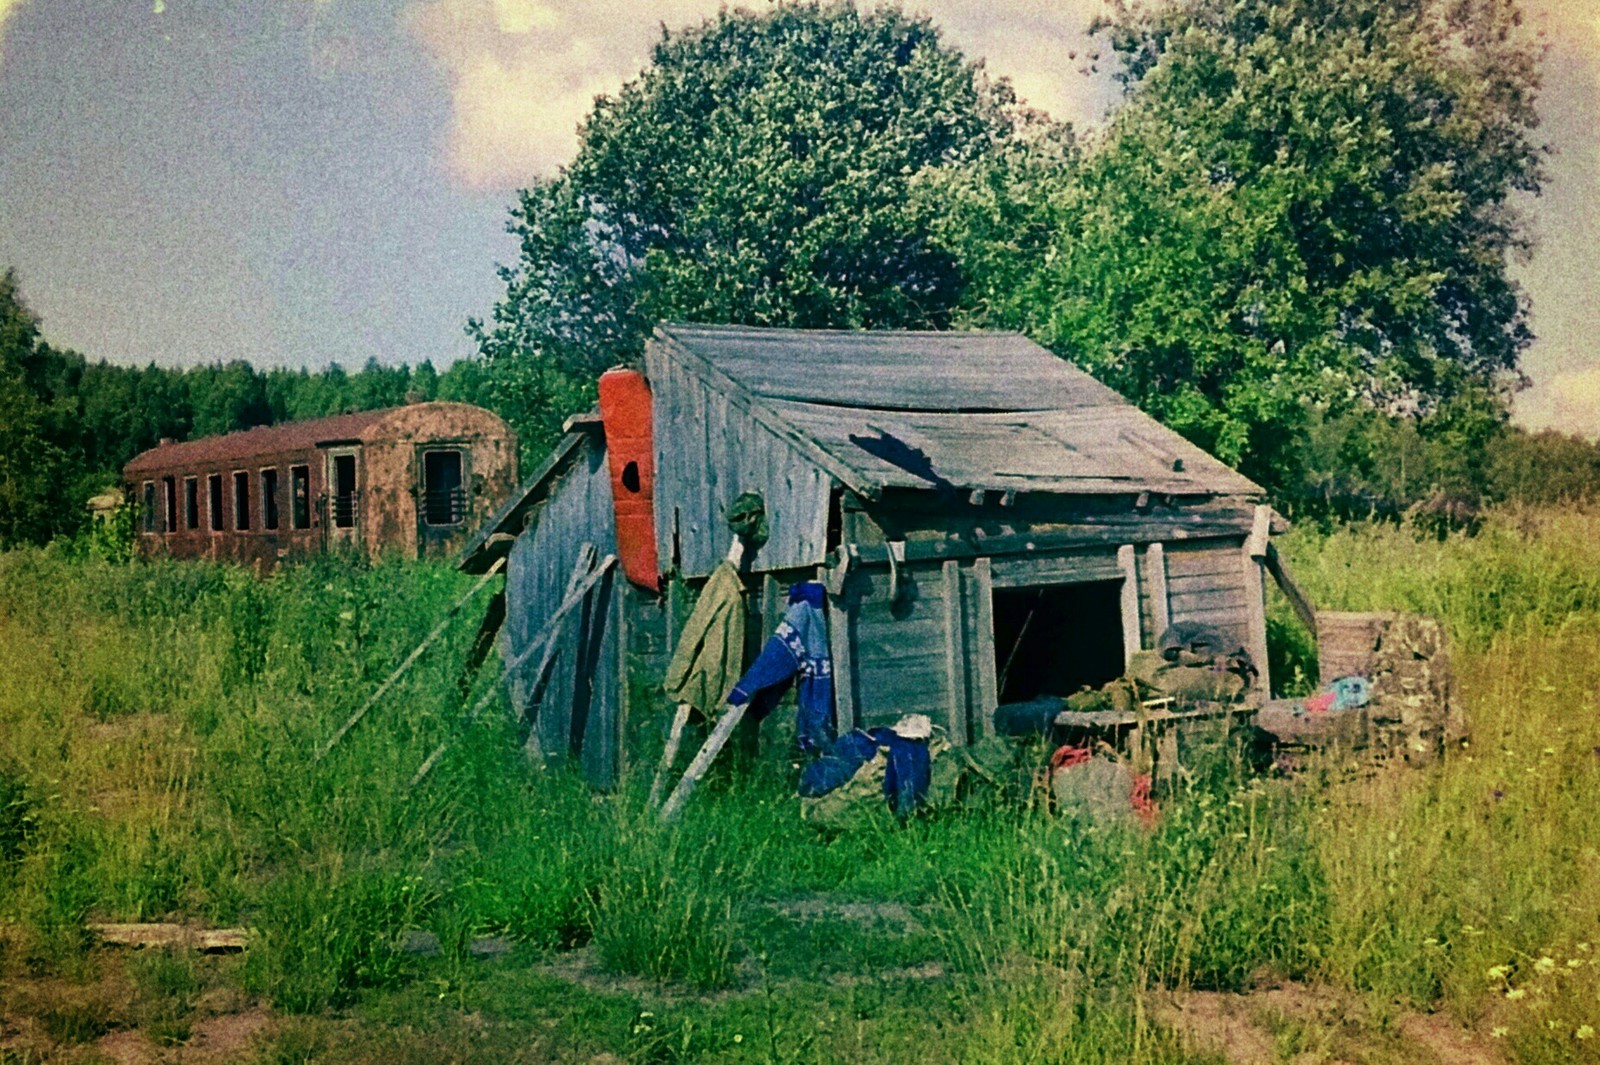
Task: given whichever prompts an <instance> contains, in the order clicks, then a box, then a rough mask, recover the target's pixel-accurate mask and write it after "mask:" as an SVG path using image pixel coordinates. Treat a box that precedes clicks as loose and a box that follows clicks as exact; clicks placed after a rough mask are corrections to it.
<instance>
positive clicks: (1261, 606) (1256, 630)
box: [1239, 506, 1272, 694]
mask: <svg viewBox="0 0 1600 1065" xmlns="http://www.w3.org/2000/svg"><path fill="white" fill-rule="evenodd" d="M1271 523H1272V508H1270V507H1267V506H1258V507H1256V512H1255V521H1254V523H1253V525H1252V527H1251V529H1250V536H1249V537H1248V538H1247V539H1246V540H1245V542H1244V549H1243V550H1242V551H1241V552H1240V553H1239V565H1240V566H1241V568H1242V570H1243V582H1244V607H1245V618H1246V621H1247V626H1248V627H1247V629H1246V631H1245V645H1244V646H1245V650H1247V651H1249V652H1250V657H1251V658H1252V659H1254V660H1255V664H1256V669H1257V670H1259V671H1260V672H1258V673H1257V674H1256V688H1257V689H1258V690H1259V691H1260V692H1261V693H1262V694H1267V693H1270V692H1271V691H1272V678H1271V677H1270V676H1269V675H1268V669H1267V586H1266V580H1265V575H1264V574H1263V573H1262V572H1261V571H1262V561H1263V560H1264V559H1265V558H1266V557H1267V548H1268V547H1270V546H1271V545H1270V544H1269V543H1268V542H1267V537H1268V535H1269V534H1270V533H1271V531H1272V524H1271Z"/></svg>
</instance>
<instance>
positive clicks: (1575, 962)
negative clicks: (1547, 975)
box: [1567, 958, 1583, 969]
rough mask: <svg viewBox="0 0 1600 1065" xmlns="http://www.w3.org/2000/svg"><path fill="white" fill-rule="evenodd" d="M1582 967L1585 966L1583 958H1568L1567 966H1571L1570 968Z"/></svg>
mask: <svg viewBox="0 0 1600 1065" xmlns="http://www.w3.org/2000/svg"><path fill="white" fill-rule="evenodd" d="M1582 967H1583V959H1582V958H1568V959H1567V968H1569V969H1581V968H1582Z"/></svg>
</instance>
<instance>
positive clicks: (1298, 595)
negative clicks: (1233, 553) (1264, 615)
mask: <svg viewBox="0 0 1600 1065" xmlns="http://www.w3.org/2000/svg"><path fill="white" fill-rule="evenodd" d="M1263 563H1264V564H1265V566H1266V567H1267V572H1268V573H1270V574H1272V579H1273V580H1275V581H1277V582H1278V587H1279V589H1281V590H1282V592H1283V595H1284V598H1285V599H1287V600H1289V605H1290V606H1291V607H1293V608H1294V613H1295V616H1296V617H1298V618H1299V619H1300V623H1301V624H1302V625H1304V626H1305V627H1306V628H1307V630H1309V631H1310V633H1311V636H1312V639H1315V638H1316V635H1317V611H1316V608H1315V607H1313V606H1312V605H1311V600H1309V599H1307V598H1306V595H1305V593H1304V592H1302V591H1301V590H1300V586H1299V585H1298V584H1296V583H1295V582H1294V578H1293V577H1291V576H1290V575H1289V564H1288V563H1287V562H1285V561H1284V560H1283V556H1282V555H1281V554H1279V553H1278V548H1277V547H1276V546H1275V545H1274V544H1272V543H1268V544H1267V555H1266V558H1265V559H1263Z"/></svg>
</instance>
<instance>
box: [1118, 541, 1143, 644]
mask: <svg viewBox="0 0 1600 1065" xmlns="http://www.w3.org/2000/svg"><path fill="white" fill-rule="evenodd" d="M1117 568H1118V569H1120V570H1121V571H1122V657H1123V664H1124V665H1127V664H1128V663H1129V662H1132V661H1133V656H1134V653H1135V652H1136V651H1138V650H1139V649H1140V647H1139V573H1138V568H1137V566H1136V564H1135V562H1134V554H1133V545H1132V544H1124V545H1122V546H1121V547H1119V548H1117Z"/></svg>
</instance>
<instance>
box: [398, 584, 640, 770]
mask: <svg viewBox="0 0 1600 1065" xmlns="http://www.w3.org/2000/svg"><path fill="white" fill-rule="evenodd" d="M616 563H617V556H616V555H607V556H606V557H605V558H603V559H601V560H600V564H599V565H597V566H595V567H594V569H593V570H591V571H590V572H589V575H588V576H586V577H584V578H583V579H582V580H580V581H577V582H576V583H575V584H573V585H572V586H571V587H572V591H570V592H569V593H568V594H567V597H566V599H564V600H563V601H562V603H561V605H560V606H558V607H556V609H555V612H554V613H552V614H551V615H550V617H549V619H548V620H546V621H545V623H544V627H543V628H541V629H540V630H539V633H538V635H537V636H535V637H534V638H533V640H532V641H531V642H530V643H529V644H528V646H527V647H525V648H523V650H522V653H521V654H519V655H517V657H515V658H513V659H512V660H511V661H509V662H507V663H506V664H505V666H504V667H502V668H501V670H500V673H499V676H498V677H497V678H496V679H495V682H494V683H493V684H491V685H490V686H489V689H488V690H487V691H485V692H484V693H483V695H482V697H481V698H479V699H478V701H477V702H476V703H474V704H472V709H470V710H468V711H467V712H466V714H464V715H463V716H462V718H461V723H462V724H463V725H465V724H467V723H469V722H471V721H473V720H475V719H476V718H477V716H478V715H479V714H481V713H483V711H484V709H485V708H486V707H487V706H488V705H489V704H490V703H491V702H493V701H494V697H495V695H496V693H497V692H498V691H499V690H500V681H501V680H502V679H503V678H505V677H506V675H507V674H509V673H511V672H512V671H514V670H516V669H519V668H521V666H522V664H523V663H524V662H526V661H527V660H528V659H529V658H532V657H533V655H534V652H536V651H539V650H541V649H544V648H546V647H547V646H548V645H549V644H550V643H551V642H552V641H554V639H555V637H556V634H557V633H558V632H559V631H560V628H561V622H562V619H564V618H565V617H566V616H567V614H568V613H569V612H570V611H571V610H572V608H573V607H574V606H576V605H577V604H578V603H580V602H582V601H583V597H584V596H585V595H587V594H588V592H589V589H590V588H593V587H594V586H595V584H596V582H598V581H599V580H600V578H601V577H603V576H605V575H606V572H607V571H608V570H610V569H611V567H612V566H614V565H616ZM542 668H543V665H542V663H541V669H542ZM534 725H535V727H537V725H538V723H537V722H535V723H534ZM453 740H454V737H451V738H450V739H446V740H445V741H444V742H443V743H441V744H439V746H438V747H436V748H434V750H433V753H431V754H429V755H428V757H427V758H425V759H424V760H423V762H422V765H421V766H420V767H419V768H418V769H417V771H416V773H414V774H413V775H412V777H411V782H410V783H409V784H407V785H406V790H407V791H409V790H411V789H412V788H414V787H416V786H417V785H418V784H419V783H421V782H422V778H423V777H425V776H427V775H428V773H429V772H430V771H431V770H432V769H433V767H434V766H435V765H436V764H438V761H439V759H440V758H441V757H443V756H444V752H445V751H446V750H447V749H448V748H449V746H450V744H451V742H452V741H453Z"/></svg>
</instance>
